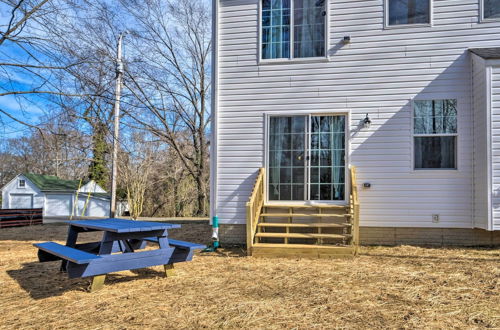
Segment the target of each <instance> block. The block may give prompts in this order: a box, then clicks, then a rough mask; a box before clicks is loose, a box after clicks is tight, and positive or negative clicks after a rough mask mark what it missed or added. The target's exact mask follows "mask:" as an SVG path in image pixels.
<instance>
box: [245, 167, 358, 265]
mask: <svg viewBox="0 0 500 330" xmlns="http://www.w3.org/2000/svg"><path fill="white" fill-rule="evenodd" d="M350 172H351V192H350V195H349V199H348V204H347V205H338V204H323V203H315V202H310V203H308V204H306V205H298V204H297V203H298V202H293V201H283V202H279V203H277V202H266V201H265V190H266V182H267V181H266V178H265V169H263V168H261V169H260V170H259V172H258V175H257V178H256V181H255V186H254V189H253V191H252V194H251V196H250V199H249V201H248V203H247V253H248V255H252V256H257V257H291V258H296V257H304V258H338V257H351V256H354V255H356V254H357V251H358V244H359V201H358V191H357V185H356V170H355V168H354V167H353V166H351V171H350Z"/></svg>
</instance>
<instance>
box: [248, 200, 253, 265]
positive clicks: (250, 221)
mask: <svg viewBox="0 0 500 330" xmlns="http://www.w3.org/2000/svg"><path fill="white" fill-rule="evenodd" d="M252 231H253V208H252V203H250V202H248V203H247V256H251V255H252V244H253V233H252Z"/></svg>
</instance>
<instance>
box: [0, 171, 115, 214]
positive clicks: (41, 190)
mask: <svg viewBox="0 0 500 330" xmlns="http://www.w3.org/2000/svg"><path fill="white" fill-rule="evenodd" d="M2 208H3V209H26V208H27V209H29V208H43V215H44V217H47V216H48V217H50V216H54V217H59V216H71V215H73V216H90V217H106V216H108V215H109V195H108V194H107V193H106V191H105V190H104V189H103V188H102V187H100V186H99V185H98V184H97V183H96V182H95V181H92V180H90V181H88V180H87V181H79V180H63V179H60V178H58V177H56V176H52V175H40V174H32V173H26V174H19V175H18V176H16V177H15V178H14V179H13V180H11V181H10V182H9V183H8V184H6V185H5V186H4V187H3V188H2Z"/></svg>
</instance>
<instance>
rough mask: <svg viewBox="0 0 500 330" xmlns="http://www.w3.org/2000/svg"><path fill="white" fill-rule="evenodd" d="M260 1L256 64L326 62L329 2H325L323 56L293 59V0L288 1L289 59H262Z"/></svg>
mask: <svg viewBox="0 0 500 330" xmlns="http://www.w3.org/2000/svg"><path fill="white" fill-rule="evenodd" d="M262 1H263V0H259V15H258V20H259V22H258V24H259V38H258V40H259V41H258V44H259V45H258V47H259V49H258V52H257V53H258V64H277V63H301V62H302V63H303V62H306V63H307V62H327V61H328V57H329V56H328V50H329V44H330V43H329V39H330V29H329V25H330V1H329V0H325V11H326V15H325V16H326V17H325V32H324V33H325V56H318V57H298V58H294V57H293V42H294V39H293V37H294V31H293V26H294V0H290V40H289V42H290V52H289V53H290V57H288V58H264V59H263V58H262V7H263V6H262Z"/></svg>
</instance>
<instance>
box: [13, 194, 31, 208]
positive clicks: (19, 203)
mask: <svg viewBox="0 0 500 330" xmlns="http://www.w3.org/2000/svg"><path fill="white" fill-rule="evenodd" d="M10 208H11V209H32V208H33V195H32V194H11V195H10Z"/></svg>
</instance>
